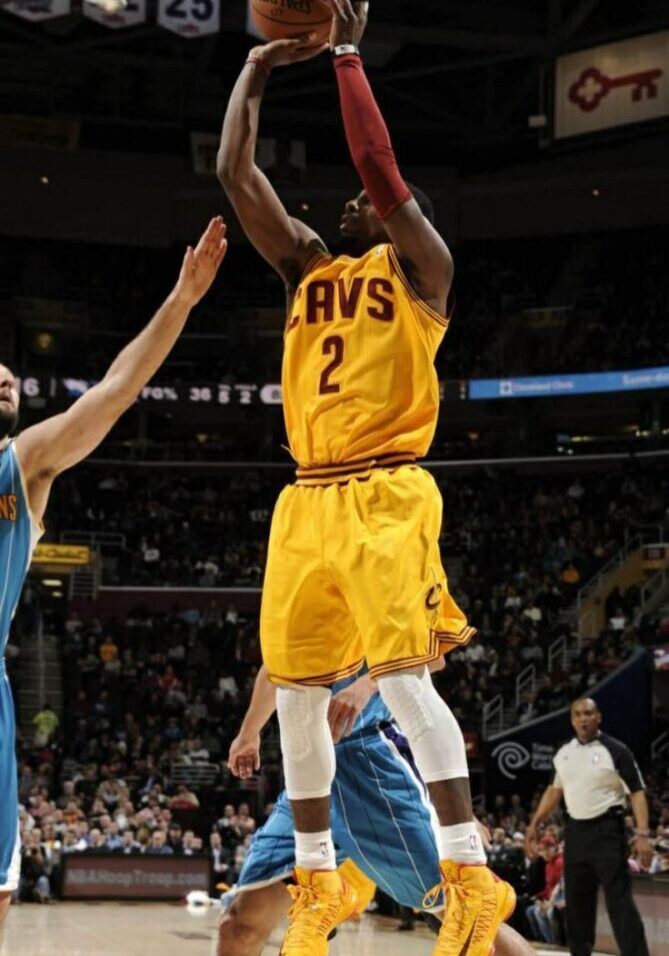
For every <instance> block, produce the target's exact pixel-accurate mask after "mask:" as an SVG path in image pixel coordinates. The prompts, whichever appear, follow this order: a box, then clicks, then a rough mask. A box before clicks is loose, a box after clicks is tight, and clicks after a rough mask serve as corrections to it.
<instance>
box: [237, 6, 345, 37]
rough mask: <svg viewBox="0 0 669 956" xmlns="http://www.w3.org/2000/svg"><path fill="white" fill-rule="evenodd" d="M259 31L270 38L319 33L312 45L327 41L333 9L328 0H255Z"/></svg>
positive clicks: (254, 17)
mask: <svg viewBox="0 0 669 956" xmlns="http://www.w3.org/2000/svg"><path fill="white" fill-rule="evenodd" d="M251 12H252V14H253V19H254V20H255V23H256V26H257V27H258V30H259V31H260V32H261V33H262V35H263V36H264V37H265V39H267V40H286V39H291V38H293V37H298V36H300V34H302V33H315V34H316V36H315V37H314V40H313V43H312V44H311V45H312V46H319V45H320V44H321V43H326V42H327V40H328V39H329V36H330V27H331V25H332V8H331V7H330V5H329V3H327V2H326V0H251Z"/></svg>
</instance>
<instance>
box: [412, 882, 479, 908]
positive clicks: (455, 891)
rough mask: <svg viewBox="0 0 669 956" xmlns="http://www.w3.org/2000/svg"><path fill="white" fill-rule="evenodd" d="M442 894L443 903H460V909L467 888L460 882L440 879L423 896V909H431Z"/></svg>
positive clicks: (465, 899)
mask: <svg viewBox="0 0 669 956" xmlns="http://www.w3.org/2000/svg"><path fill="white" fill-rule="evenodd" d="M442 893H443V896H444V903H447V902H448V903H460V904H461V906H459V907H458V911H460V910H461V909H462V908H463V906H464V905H465V904H466V902H467V897H468V894H467V890H466V889H465V887H464V886H463V885H462V883H452V882H451V881H450V880H440V881H439V883H437V885H436V886H433V887H432V889H431V890H428V891H427V893H426V894H425V896H424V897H423V903H422V906H423V909H424V910H431V909H433V907H435V906H436V905H437V904H438V902H439V897H440V896H441V895H442Z"/></svg>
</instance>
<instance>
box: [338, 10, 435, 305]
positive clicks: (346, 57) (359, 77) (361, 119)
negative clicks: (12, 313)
mask: <svg viewBox="0 0 669 956" xmlns="http://www.w3.org/2000/svg"><path fill="white" fill-rule="evenodd" d="M330 3H331V5H332V8H333V27H332V35H331V38H330V45H331V47H332V49H333V51H335V54H336V55H335V57H334V65H335V73H336V77H337V85H338V87H339V98H340V103H341V112H342V118H343V121H344V129H345V131H346V139H347V141H348V145H349V149H350V151H351V157H352V159H353V162H354V164H355V167H356V169H357V170H358V174H359V175H360V178H361V179H362V182H363V185H364V187H365V190H366V192H367V195H368V196H369V198H370V200H371V202H372V205H373V206H374V208H375V209H376V212H377V213H378V215H379V216H380V218H381V219H382V220H383V223H384V225H385V227H386V230H387V231H388V234H389V235H390V238H391V239H392V242H393V245H394V246H395V249H396V250H397V253H398V256H399V258H400V259H401V260H402V262H403V264H404V265H406V268H407V271H408V274H409V278H410V279H411V282H412V284H413V286H414V288H415V290H416V292H417V293H418V294H419V295H420V297H421V298H422V299H424V300H425V301H426V302H427V303H428V304H429V305H430V306H432V307H433V308H434V309H436V310H437V311H438V312H440V313H441V314H442V315H445V314H446V308H447V300H448V293H449V291H450V287H451V282H452V280H453V260H452V259H451V255H450V253H449V251H448V247H447V246H446V243H445V242H444V240H443V239H442V238H441V236H440V235H439V233H438V232H437V231H436V229H435V228H434V227H433V226H432V225H431V223H430V222H429V221H428V220H427V219H426V218H425V216H424V215H423V213H422V212H421V210H420V208H419V206H418V203H417V202H416V200H415V199H413V197H412V195H411V191H410V189H409V187H408V186H407V184H406V183H405V181H404V179H403V178H402V175H401V174H400V171H399V168H398V166H397V161H396V159H395V154H394V152H393V147H392V144H391V141H390V136H389V134H388V129H387V127H386V124H385V122H384V120H383V116H382V115H381V111H380V110H379V107H378V104H377V102H376V100H375V98H374V94H373V93H372V90H371V87H370V85H369V82H368V80H367V77H366V76H365V71H364V67H363V64H362V60H361V58H360V56H359V55H358V54H357V53H355V52H349V53H343V54H342V55H338V54H337V53H336V51H337V48H340V47H346V46H355V47H357V46H358V44H359V43H360V40H361V39H362V36H363V33H364V31H365V27H366V23H367V9H368V7H369V4H368V3H357V2H353V3H351V0H345V5H346V8H347V14H346V16H344V15H343V14H342V12H341V11H340V10H339V4H338V3H335V2H334V0H330Z"/></svg>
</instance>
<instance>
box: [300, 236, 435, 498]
mask: <svg viewBox="0 0 669 956" xmlns="http://www.w3.org/2000/svg"><path fill="white" fill-rule="evenodd" d="M447 328H448V319H446V318H444V316H442V315H440V314H439V313H438V312H436V311H435V310H434V309H432V308H431V307H430V306H429V305H427V303H425V302H423V301H421V299H420V298H419V296H418V295H417V294H416V292H414V290H413V289H412V287H411V285H410V284H409V282H408V280H407V278H406V276H405V275H404V273H403V271H402V268H401V266H400V263H399V260H398V257H397V254H396V252H395V250H394V249H393V247H392V246H391V245H385V244H384V245H379V246H375V247H374V248H373V249H370V251H369V252H367V253H366V254H365V255H363V256H361V257H360V258H359V259H353V258H350V257H348V256H338V257H337V258H334V257H333V256H330V255H327V254H321V255H319V256H317V257H316V258H315V259H313V260H312V262H311V263H310V264H309V266H308V267H307V270H306V272H305V274H304V275H303V277H302V279H301V281H300V284H299V286H298V288H297V290H296V292H295V297H294V299H293V302H292V308H291V310H290V312H289V315H288V319H287V322H286V329H285V335H284V354H283V369H282V394H283V408H284V416H285V421H286V430H287V433H288V440H289V443H290V450H291V453H292V455H293V457H294V458H295V460H296V462H297V463H298V478H300V475H301V470H305V471H306V472H311V474H313V475H314V477H316V475H319V476H320V477H325V475H326V474H327V472H328V466H337V465H347V464H349V463H352V464H355V463H363V462H365V463H370V462H379V463H385V464H386V465H391V464H395V463H397V464H400V463H402V462H403V461H404V460H409V459H411V458H416V457H422V456H424V455H425V454H426V452H427V450H428V448H429V447H430V444H431V442H432V438H433V436H434V431H435V428H436V424H437V415H438V413H439V381H438V378H437V373H436V369H435V367H434V360H435V356H436V353H437V349H438V348H439V346H440V344H441V341H442V339H443V337H444V334H445V332H446V329H447ZM314 469H315V471H314ZM335 470H336V469H332V471H333V472H334V471H335ZM302 477H304V478H305V479H306V478H307V477H308V476H307V475H306V474H303V475H302Z"/></svg>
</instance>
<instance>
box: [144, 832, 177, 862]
mask: <svg viewBox="0 0 669 956" xmlns="http://www.w3.org/2000/svg"><path fill="white" fill-rule="evenodd" d="M146 854H147V856H173V855H174V850H173V849H172V847H171V846H168V844H167V837H166V835H165V832H164V831H163V830H154V831H153V833H152V834H151V838H150V840H149V845H148V847H147V849H146Z"/></svg>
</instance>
